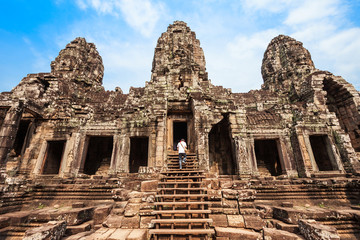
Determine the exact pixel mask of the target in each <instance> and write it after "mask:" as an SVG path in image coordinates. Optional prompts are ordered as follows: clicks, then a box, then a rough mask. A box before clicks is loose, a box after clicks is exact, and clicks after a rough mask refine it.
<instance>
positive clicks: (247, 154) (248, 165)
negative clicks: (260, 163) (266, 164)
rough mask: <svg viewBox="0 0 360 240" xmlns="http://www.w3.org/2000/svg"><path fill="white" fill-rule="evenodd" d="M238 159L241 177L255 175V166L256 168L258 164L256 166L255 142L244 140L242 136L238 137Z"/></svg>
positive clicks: (236, 142) (236, 140) (236, 138)
mask: <svg viewBox="0 0 360 240" xmlns="http://www.w3.org/2000/svg"><path fill="white" fill-rule="evenodd" d="M234 141H235V146H236V159H237V163H238V169H239V175H240V177H249V176H250V175H251V174H252V173H253V166H255V168H256V162H255V165H254V163H253V162H254V161H256V159H255V157H254V156H255V155H254V153H253V152H254V150H253V149H254V141H251V140H250V139H244V138H242V137H241V136H236V137H235V139H234Z"/></svg>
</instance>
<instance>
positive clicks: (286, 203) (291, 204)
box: [281, 202, 294, 208]
mask: <svg viewBox="0 0 360 240" xmlns="http://www.w3.org/2000/svg"><path fill="white" fill-rule="evenodd" d="M281 206H282V207H288V208H292V207H294V204H293V203H292V202H282V203H281Z"/></svg>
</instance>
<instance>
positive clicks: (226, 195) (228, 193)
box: [222, 189, 238, 199]
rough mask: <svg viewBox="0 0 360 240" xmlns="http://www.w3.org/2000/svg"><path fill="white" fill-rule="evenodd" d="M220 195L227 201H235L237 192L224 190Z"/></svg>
mask: <svg viewBox="0 0 360 240" xmlns="http://www.w3.org/2000/svg"><path fill="white" fill-rule="evenodd" d="M222 195H223V197H224V198H227V199H237V198H238V191H237V190H232V189H224V190H222Z"/></svg>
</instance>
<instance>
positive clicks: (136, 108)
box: [0, 21, 360, 178]
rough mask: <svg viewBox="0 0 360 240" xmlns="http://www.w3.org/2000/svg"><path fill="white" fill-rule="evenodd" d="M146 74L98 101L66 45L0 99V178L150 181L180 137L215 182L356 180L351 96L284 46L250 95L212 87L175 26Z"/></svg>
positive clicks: (85, 46) (96, 80)
mask: <svg viewBox="0 0 360 240" xmlns="http://www.w3.org/2000/svg"><path fill="white" fill-rule="evenodd" d="M151 71H152V75H151V79H150V80H149V81H146V83H145V87H141V88H130V90H129V93H128V94H124V93H123V92H122V90H121V89H120V88H117V89H116V90H115V91H105V90H104V87H103V86H102V79H103V73H104V66H103V63H102V59H101V56H100V55H99V53H98V51H97V50H96V47H95V45H94V44H93V43H88V42H87V41H86V40H85V39H84V38H76V39H75V40H73V41H72V42H70V43H69V44H68V45H67V46H66V47H65V49H63V50H61V51H60V53H59V55H58V57H56V59H55V60H54V61H53V62H52V63H51V72H50V73H38V74H29V75H27V76H26V77H25V78H23V79H22V80H21V82H20V83H19V84H18V85H17V86H16V87H15V88H14V89H13V90H12V91H11V92H3V93H1V94H0V126H1V131H0V161H1V170H2V174H4V175H11V174H12V175H21V176H25V177H27V178H36V177H38V176H43V175H49V176H51V175H53V176H56V177H60V178H69V177H82V176H87V175H89V176H91V175H101V176H122V175H124V174H125V175H126V174H129V173H131V174H143V173H150V174H151V173H158V172H160V171H162V170H163V169H165V168H166V164H167V163H166V159H167V157H168V156H169V155H171V154H175V153H176V152H175V150H176V144H177V142H178V141H179V140H180V139H181V138H184V139H186V142H187V143H188V146H189V151H190V152H191V153H192V154H195V155H196V156H197V158H198V164H199V168H200V169H202V170H205V171H208V172H210V173H212V174H215V175H219V176H222V175H231V176H238V177H240V178H250V177H256V176H274V177H280V178H288V177H311V176H313V175H319V174H320V175H321V174H329V173H332V174H344V173H347V174H359V173H360V163H359V159H360V112H359V111H360V97H359V92H358V91H357V90H356V89H355V88H354V87H353V86H352V85H351V84H350V83H348V82H347V81H346V80H344V79H343V78H342V77H339V76H334V75H333V74H332V73H330V72H327V71H322V70H319V69H316V68H315V66H314V63H313V61H312V59H311V56H310V53H309V51H308V50H306V49H305V48H304V47H303V46H302V43H301V42H299V41H296V40H295V39H293V38H291V37H288V36H283V35H279V36H277V37H275V38H274V39H273V40H272V41H271V42H270V43H269V45H268V47H267V49H266V51H265V53H264V58H263V62H262V67H261V72H262V76H263V81H264V84H263V85H262V87H261V89H259V90H251V91H250V92H248V93H233V92H232V91H231V89H227V88H224V87H221V86H214V85H213V84H212V83H211V81H210V79H208V74H207V72H206V63H205V57H204V52H203V50H202V48H201V47H200V41H199V40H198V39H197V38H196V35H195V33H194V32H192V31H191V30H190V28H189V27H188V26H187V25H186V23H184V22H181V21H176V22H174V23H173V24H171V25H169V27H168V29H167V31H166V32H164V33H163V34H162V35H161V36H160V38H159V39H158V42H157V45H156V48H155V52H154V59H153V63H152V70H151ZM239 80H240V79H239ZM242 80H243V79H242ZM249 80H251V79H249ZM120 81H121V77H120V76H119V82H120ZM234 81H237V79H234Z"/></svg>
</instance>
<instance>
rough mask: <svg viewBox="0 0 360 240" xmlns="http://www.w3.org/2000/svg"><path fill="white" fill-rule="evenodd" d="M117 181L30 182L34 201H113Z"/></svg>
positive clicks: (30, 193)
mask: <svg viewBox="0 0 360 240" xmlns="http://www.w3.org/2000/svg"><path fill="white" fill-rule="evenodd" d="M116 186H117V185H116V183H114V181H111V180H108V179H76V180H73V179H68V180H67V179H56V178H55V179H46V178H40V179H37V180H35V181H34V182H33V183H32V184H29V189H30V190H29V195H30V197H31V198H32V201H39V202H41V201H64V200H66V201H112V193H111V191H112V189H114V188H116Z"/></svg>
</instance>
